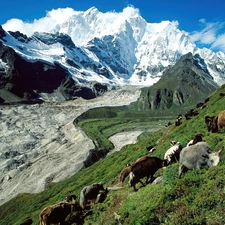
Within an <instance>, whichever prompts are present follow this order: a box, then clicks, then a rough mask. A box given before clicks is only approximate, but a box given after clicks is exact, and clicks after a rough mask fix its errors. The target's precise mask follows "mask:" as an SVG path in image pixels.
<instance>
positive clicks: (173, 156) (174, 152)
mask: <svg viewBox="0 0 225 225" xmlns="http://www.w3.org/2000/svg"><path fill="white" fill-rule="evenodd" d="M171 145H172V147H170V148H169V149H168V150H167V151H166V153H165V155H164V160H166V162H167V165H169V164H171V163H174V162H176V161H178V160H179V158H180V152H181V150H182V146H181V144H180V142H176V141H175V142H174V141H173V142H171Z"/></svg>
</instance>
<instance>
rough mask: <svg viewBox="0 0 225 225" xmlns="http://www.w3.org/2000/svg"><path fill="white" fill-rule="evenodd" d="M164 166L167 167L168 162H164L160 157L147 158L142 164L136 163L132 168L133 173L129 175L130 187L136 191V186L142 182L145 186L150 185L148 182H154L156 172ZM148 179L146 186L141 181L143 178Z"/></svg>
mask: <svg viewBox="0 0 225 225" xmlns="http://www.w3.org/2000/svg"><path fill="white" fill-rule="evenodd" d="M163 166H166V161H165V160H162V159H160V158H158V157H150V156H148V157H146V159H145V160H142V161H140V162H137V163H135V164H134V165H132V166H131V172H130V174H129V177H130V179H129V185H130V187H133V189H134V190H135V191H136V190H137V189H136V186H135V185H136V184H137V183H138V182H140V183H141V184H142V185H143V186H145V184H147V183H148V180H149V178H150V180H152V178H153V175H154V174H155V172H156V171H157V170H158V169H160V168H162V167H163ZM144 177H147V179H146V181H145V184H144V183H143V182H142V181H141V179H142V178H144Z"/></svg>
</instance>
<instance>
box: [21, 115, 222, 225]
mask: <svg viewBox="0 0 225 225" xmlns="http://www.w3.org/2000/svg"><path fill="white" fill-rule="evenodd" d="M191 112H192V113H193V112H194V111H190V113H191ZM190 113H189V114H188V115H187V117H188V118H189V117H190V116H192V115H191V114H190ZM186 119H187V118H186ZM180 120H181V119H180V117H179V120H178V121H180ZM205 123H206V125H207V128H208V131H212V132H220V131H221V129H222V127H225V111H222V112H220V113H219V114H218V115H217V116H206V117H205ZM170 144H171V146H170V148H169V149H168V150H167V151H166V152H165V154H164V158H163V159H160V158H158V157H153V156H149V155H145V156H142V157H140V158H138V159H137V160H136V161H135V162H133V163H132V164H128V165H127V166H126V167H125V168H124V169H123V170H122V171H121V172H120V175H119V182H121V183H123V182H124V180H125V178H126V177H128V176H129V182H128V183H129V186H130V187H133V189H134V191H137V188H136V184H137V183H139V182H140V183H141V184H142V185H143V186H145V185H146V184H148V183H150V182H153V180H154V177H153V176H154V174H155V173H156V171H157V170H159V169H160V168H163V167H166V166H168V165H170V164H172V163H175V162H179V168H178V178H181V177H182V175H183V174H184V173H185V172H186V171H188V170H191V169H195V170H199V169H202V168H203V167H206V166H207V167H211V166H216V165H218V163H219V161H220V156H219V154H220V152H221V150H220V151H217V152H212V150H211V148H210V146H209V145H208V144H207V143H206V142H204V141H203V136H202V134H197V135H196V136H195V137H194V138H193V139H192V140H191V141H189V142H188V143H187V145H186V146H185V147H184V148H182V146H181V144H180V143H179V142H177V141H171V143H170ZM155 150H156V148H151V149H150V150H149V151H148V152H152V151H155ZM142 178H146V180H145V182H143V180H142ZM155 180H157V179H155ZM107 194H108V188H104V187H103V185H102V184H101V183H94V184H92V185H90V186H85V187H84V188H83V189H82V190H81V192H80V202H79V203H78V202H76V201H75V199H76V197H77V196H75V195H70V196H67V197H66V199H64V201H62V202H59V203H57V204H55V205H51V206H48V207H46V208H44V209H43V210H42V211H41V213H40V215H39V220H40V223H39V225H51V224H60V225H69V224H72V223H76V224H83V222H84V218H85V217H86V216H87V215H89V214H90V213H91V211H90V210H89V209H90V208H91V207H93V205H94V204H96V203H101V202H103V201H104V200H105V199H106V197H107ZM23 224H24V225H25V224H32V221H31V220H28V221H27V223H23Z"/></svg>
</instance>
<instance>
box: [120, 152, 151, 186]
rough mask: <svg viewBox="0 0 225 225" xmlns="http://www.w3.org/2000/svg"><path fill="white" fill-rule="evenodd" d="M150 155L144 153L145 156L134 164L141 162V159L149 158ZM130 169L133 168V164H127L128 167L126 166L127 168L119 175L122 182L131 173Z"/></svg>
mask: <svg viewBox="0 0 225 225" xmlns="http://www.w3.org/2000/svg"><path fill="white" fill-rule="evenodd" d="M148 157H149V156H147V155H144V156H142V157H140V158H138V159H137V160H136V161H135V162H134V163H133V164H132V165H134V164H135V163H137V162H141V161H143V160H145V159H146V158H148ZM130 170H131V165H130V164H129V165H127V167H125V168H124V169H123V170H122V171H121V172H120V176H119V180H120V182H122V183H123V182H124V180H125V178H126V177H127V176H128V175H129V173H130Z"/></svg>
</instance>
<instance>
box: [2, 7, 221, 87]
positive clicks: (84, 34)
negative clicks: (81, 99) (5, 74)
mask: <svg viewBox="0 0 225 225" xmlns="http://www.w3.org/2000/svg"><path fill="white" fill-rule="evenodd" d="M58 15H60V16H61V17H60V20H59V17H58ZM17 22H18V21H17ZM20 22H21V21H20ZM41 22H42V24H43V25H42V27H41V29H40V26H39V24H40V23H41ZM32 25H33V26H31V24H27V23H23V26H22V31H21V30H20V32H21V33H23V34H20V33H18V32H17V33H15V31H16V30H12V29H11V28H12V26H10V23H6V24H5V25H3V28H4V30H6V31H8V32H6V34H7V35H6V37H4V38H2V39H0V40H1V41H2V43H3V44H4V45H8V46H10V47H12V48H13V49H15V51H16V52H17V53H18V54H19V55H21V56H22V57H23V58H25V59H26V60H27V61H30V62H32V61H38V60H40V61H45V62H47V63H50V64H55V63H57V64H59V65H61V66H62V67H63V68H64V69H66V70H68V73H69V74H70V76H71V77H72V78H73V79H74V80H75V81H76V82H78V83H80V82H82V83H84V82H85V83H86V85H88V82H89V81H93V80H95V81H96V80H97V81H98V82H102V83H107V84H135V85H152V84H153V83H155V82H157V81H158V80H159V79H160V77H161V75H162V73H163V71H164V69H165V68H166V67H168V66H172V65H174V64H175V63H176V61H177V60H178V59H179V58H180V57H181V56H182V55H184V54H187V53H189V52H191V53H192V54H199V55H200V57H202V59H203V60H204V61H205V63H204V65H205V66H206V67H208V68H207V69H208V71H209V72H210V74H211V76H212V77H213V78H214V80H215V81H216V82H217V83H218V84H219V85H221V84H222V83H224V80H225V54H224V53H222V52H219V53H214V52H212V51H211V50H209V49H199V48H197V47H196V45H195V44H194V43H193V42H192V40H191V38H190V36H189V35H188V33H187V32H185V31H181V30H179V29H178V22H177V21H162V22H160V23H147V22H146V21H145V20H144V18H142V17H141V15H140V12H139V10H138V9H136V8H134V7H131V6H129V7H126V8H125V9H124V10H123V11H122V12H119V13H118V12H106V13H102V12H100V11H99V10H98V9H97V8H96V7H92V8H90V9H88V10H86V11H75V10H73V9H71V8H65V9H57V10H52V11H51V12H48V14H47V16H46V17H45V18H41V19H39V20H36V21H35V22H34V23H33V24H32ZM19 27H21V26H19ZM10 29H11V31H10ZM28 30H29V31H28ZM31 30H33V33H32V35H30V33H31ZM9 31H10V32H9ZM25 40H26V41H25ZM2 65H3V63H2Z"/></svg>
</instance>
